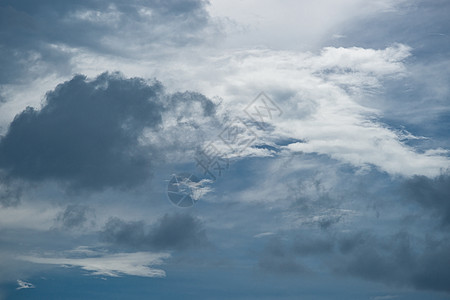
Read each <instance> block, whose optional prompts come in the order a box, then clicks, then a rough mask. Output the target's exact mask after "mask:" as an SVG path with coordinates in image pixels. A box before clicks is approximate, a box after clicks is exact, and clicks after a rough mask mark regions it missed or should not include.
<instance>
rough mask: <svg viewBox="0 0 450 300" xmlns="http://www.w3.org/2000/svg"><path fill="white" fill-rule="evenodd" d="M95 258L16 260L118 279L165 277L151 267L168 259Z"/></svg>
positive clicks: (141, 254) (165, 255) (140, 256)
mask: <svg viewBox="0 0 450 300" xmlns="http://www.w3.org/2000/svg"><path fill="white" fill-rule="evenodd" d="M95 254H96V255H97V256H96V257H87V258H65V257H64V258H61V257H40V256H20V257H18V259H20V260H24V261H28V262H32V263H36V264H48V265H59V266H69V267H79V268H81V269H83V270H86V271H89V272H90V274H91V275H103V276H112V277H119V276H122V275H134V276H142V277H165V276H166V272H165V271H164V270H161V269H156V268H153V267H151V266H153V265H161V264H163V261H164V259H167V258H169V257H170V254H168V253H151V252H135V253H115V254H104V253H101V252H95Z"/></svg>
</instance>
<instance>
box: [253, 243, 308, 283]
mask: <svg viewBox="0 0 450 300" xmlns="http://www.w3.org/2000/svg"><path fill="white" fill-rule="evenodd" d="M258 267H259V268H260V269H261V270H264V271H266V272H270V273H278V274H287V275H288V274H304V273H309V272H311V271H310V270H309V269H308V268H307V267H305V266H304V265H302V264H301V262H300V261H299V260H298V259H297V257H296V256H295V255H294V254H293V253H292V251H290V250H289V249H287V248H286V246H285V245H284V243H283V242H282V240H281V239H280V238H279V237H277V236H274V237H271V238H270V240H269V241H268V242H267V244H266V245H265V247H264V249H263V251H262V254H261V255H260V256H259V259H258Z"/></svg>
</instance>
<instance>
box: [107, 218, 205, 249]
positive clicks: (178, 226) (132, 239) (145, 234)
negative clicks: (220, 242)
mask: <svg viewBox="0 0 450 300" xmlns="http://www.w3.org/2000/svg"><path fill="white" fill-rule="evenodd" d="M100 236H101V239H102V240H103V241H105V242H108V243H111V244H114V245H116V246H122V247H125V248H134V249H151V250H173V249H175V250H184V249H189V248H197V247H203V246H206V245H207V244H208V239H207V237H206V233H205V229H204V228H203V224H202V223H201V222H200V220H199V219H197V218H195V217H192V216H190V215H187V214H172V215H168V214H166V215H164V216H163V217H162V218H161V219H160V220H159V221H158V222H157V224H156V225H154V226H153V227H150V228H147V226H146V225H145V223H144V222H142V221H134V222H133V221H131V222H126V221H123V220H121V219H119V218H110V219H109V220H108V222H107V223H106V224H105V227H104V229H103V231H102V232H101V233H100Z"/></svg>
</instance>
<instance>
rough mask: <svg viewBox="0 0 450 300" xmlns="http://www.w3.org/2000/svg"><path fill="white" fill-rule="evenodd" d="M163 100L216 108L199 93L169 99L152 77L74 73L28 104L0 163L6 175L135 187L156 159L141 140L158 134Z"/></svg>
mask: <svg viewBox="0 0 450 300" xmlns="http://www.w3.org/2000/svg"><path fill="white" fill-rule="evenodd" d="M167 98H168V99H167ZM165 101H170V102H169V103H170V104H171V106H169V107H170V109H172V107H176V103H178V102H179V103H194V102H197V101H198V102H199V103H201V105H202V109H203V110H204V113H205V114H206V115H209V114H213V113H214V104H213V103H212V102H211V101H210V100H208V99H207V98H205V97H204V96H203V95H200V94H197V93H189V92H186V93H184V94H175V95H174V96H171V97H169V96H166V95H165V93H164V90H163V87H162V85H161V83H159V82H156V81H155V82H151V83H147V82H145V81H144V80H143V79H140V78H131V79H125V78H123V77H122V76H121V75H120V74H118V73H114V74H109V73H104V74H102V75H100V76H98V77H97V78H95V79H93V80H88V79H87V78H86V77H84V76H81V75H78V76H75V77H74V78H73V79H71V80H70V81H67V82H65V83H63V84H60V85H59V86H57V87H56V89H55V90H53V91H51V92H49V93H47V95H46V99H45V102H44V103H43V106H42V108H41V109H39V110H36V109H34V108H31V107H28V108H27V109H25V110H24V111H23V112H22V113H20V114H19V115H17V116H16V117H15V118H14V121H13V122H12V123H11V124H10V126H9V129H8V132H7V133H6V135H5V136H4V137H3V138H2V139H1V141H0V167H1V168H2V169H3V170H5V172H6V173H7V177H11V178H17V179H22V180H27V181H32V182H42V181H45V180H56V181H60V182H63V183H68V184H69V185H70V187H72V188H75V189H93V190H96V189H97V190H98V189H103V188H105V187H119V188H120V187H124V188H126V187H130V186H134V185H136V184H139V183H141V182H143V181H145V180H146V179H147V178H148V177H149V176H150V175H151V173H152V169H153V168H154V166H153V164H154V163H155V162H156V161H158V160H160V159H162V157H161V154H160V153H159V152H158V151H156V150H155V148H156V146H153V145H148V144H146V145H143V143H141V141H140V138H141V137H142V135H143V132H144V130H147V132H148V130H150V134H151V135H157V134H159V133H158V131H159V126H160V125H161V124H162V114H163V112H164V111H165V109H166V107H167V104H166V103H165ZM188 105H190V104H188Z"/></svg>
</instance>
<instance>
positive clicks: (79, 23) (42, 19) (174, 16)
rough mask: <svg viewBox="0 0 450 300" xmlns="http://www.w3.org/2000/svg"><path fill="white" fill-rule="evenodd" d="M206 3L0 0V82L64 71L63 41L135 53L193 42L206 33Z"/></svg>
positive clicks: (197, 0)
mask: <svg viewBox="0 0 450 300" xmlns="http://www.w3.org/2000/svg"><path fill="white" fill-rule="evenodd" d="M206 5H207V2H206V1H203V0H188V1H177V0H173V1H159V0H152V1H145V2H142V1H139V0H133V1H127V2H120V1H103V0H102V1H92V0H83V1H77V2H76V3H74V2H71V1H57V2H55V1H52V0H45V1H39V2H36V1H28V0H20V1H8V0H7V1H2V3H1V4H0V37H1V38H0V41H1V42H0V66H1V68H2V72H1V74H0V84H2V83H13V82H17V81H24V80H25V79H27V78H29V77H27V75H31V77H32V78H35V77H37V76H42V74H44V73H49V72H55V71H56V72H62V73H67V71H68V70H70V68H71V65H70V63H68V61H70V59H69V58H70V57H71V54H70V51H67V49H65V48H64V47H66V48H67V47H69V48H77V49H79V48H82V49H88V50H90V51H94V52H97V53H109V54H120V55H121V56H136V55H141V54H142V53H143V52H147V51H149V48H151V47H159V46H162V45H164V46H165V47H171V46H176V47H179V46H183V45H187V44H193V43H197V42H199V41H201V40H202V39H203V38H205V36H206V35H207V34H206V32H205V31H206V27H207V25H208V24H209V22H210V20H209V15H208V13H207V10H206ZM130 33H132V34H130ZM124 41H126V42H124ZM127 45H128V46H127ZM140 51H141V53H140ZM132 52H133V53H132ZM30 66H33V68H30Z"/></svg>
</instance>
